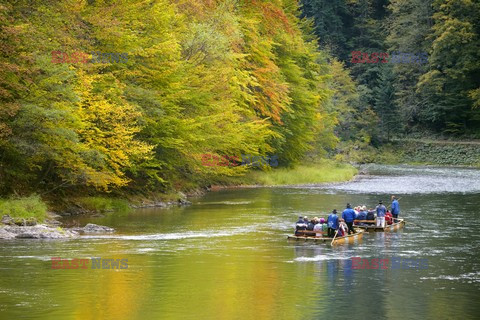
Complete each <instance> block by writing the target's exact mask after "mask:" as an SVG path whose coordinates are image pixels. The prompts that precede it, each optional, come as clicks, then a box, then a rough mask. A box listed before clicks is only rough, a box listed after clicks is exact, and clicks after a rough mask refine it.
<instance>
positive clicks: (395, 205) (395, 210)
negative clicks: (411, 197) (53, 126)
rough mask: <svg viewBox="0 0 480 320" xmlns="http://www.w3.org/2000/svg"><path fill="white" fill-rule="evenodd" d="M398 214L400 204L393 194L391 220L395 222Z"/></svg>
mask: <svg viewBox="0 0 480 320" xmlns="http://www.w3.org/2000/svg"><path fill="white" fill-rule="evenodd" d="M399 214H400V204H399V203H398V200H397V198H396V197H395V196H392V216H393V222H397V219H398V215H399Z"/></svg>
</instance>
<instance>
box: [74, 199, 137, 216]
mask: <svg viewBox="0 0 480 320" xmlns="http://www.w3.org/2000/svg"><path fill="white" fill-rule="evenodd" d="M73 200H74V202H76V203H77V204H78V205H79V206H81V207H82V208H84V209H86V210H88V211H92V212H109V211H115V212H121V213H126V212H129V211H130V210H131V209H130V206H129V205H128V201H127V200H124V199H116V198H106V197H81V198H76V199H73Z"/></svg>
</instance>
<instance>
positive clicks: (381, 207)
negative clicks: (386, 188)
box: [376, 200, 387, 228]
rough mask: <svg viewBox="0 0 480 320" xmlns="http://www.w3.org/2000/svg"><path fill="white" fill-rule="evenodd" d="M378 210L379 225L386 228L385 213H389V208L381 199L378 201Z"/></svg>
mask: <svg viewBox="0 0 480 320" xmlns="http://www.w3.org/2000/svg"><path fill="white" fill-rule="evenodd" d="M376 211H377V227H382V228H385V214H386V213H387V208H385V206H384V205H383V202H382V201H381V200H380V201H379V202H378V206H377V208H376Z"/></svg>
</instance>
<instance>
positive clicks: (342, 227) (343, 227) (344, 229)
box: [337, 220, 348, 237]
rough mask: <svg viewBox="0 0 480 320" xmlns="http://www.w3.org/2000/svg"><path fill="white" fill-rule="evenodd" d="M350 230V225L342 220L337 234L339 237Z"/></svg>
mask: <svg viewBox="0 0 480 320" xmlns="http://www.w3.org/2000/svg"><path fill="white" fill-rule="evenodd" d="M347 232H348V226H347V224H346V223H345V221H343V220H342V221H341V222H340V224H339V226H338V234H337V237H343V236H345V235H346V234H347Z"/></svg>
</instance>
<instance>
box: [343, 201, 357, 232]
mask: <svg viewBox="0 0 480 320" xmlns="http://www.w3.org/2000/svg"><path fill="white" fill-rule="evenodd" d="M355 216H356V215H355V210H353V209H352V207H351V206H350V203H347V208H346V209H345V210H343V212H342V219H343V220H345V223H346V224H347V226H348V234H350V232H352V233H355V230H353V220H355Z"/></svg>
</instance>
